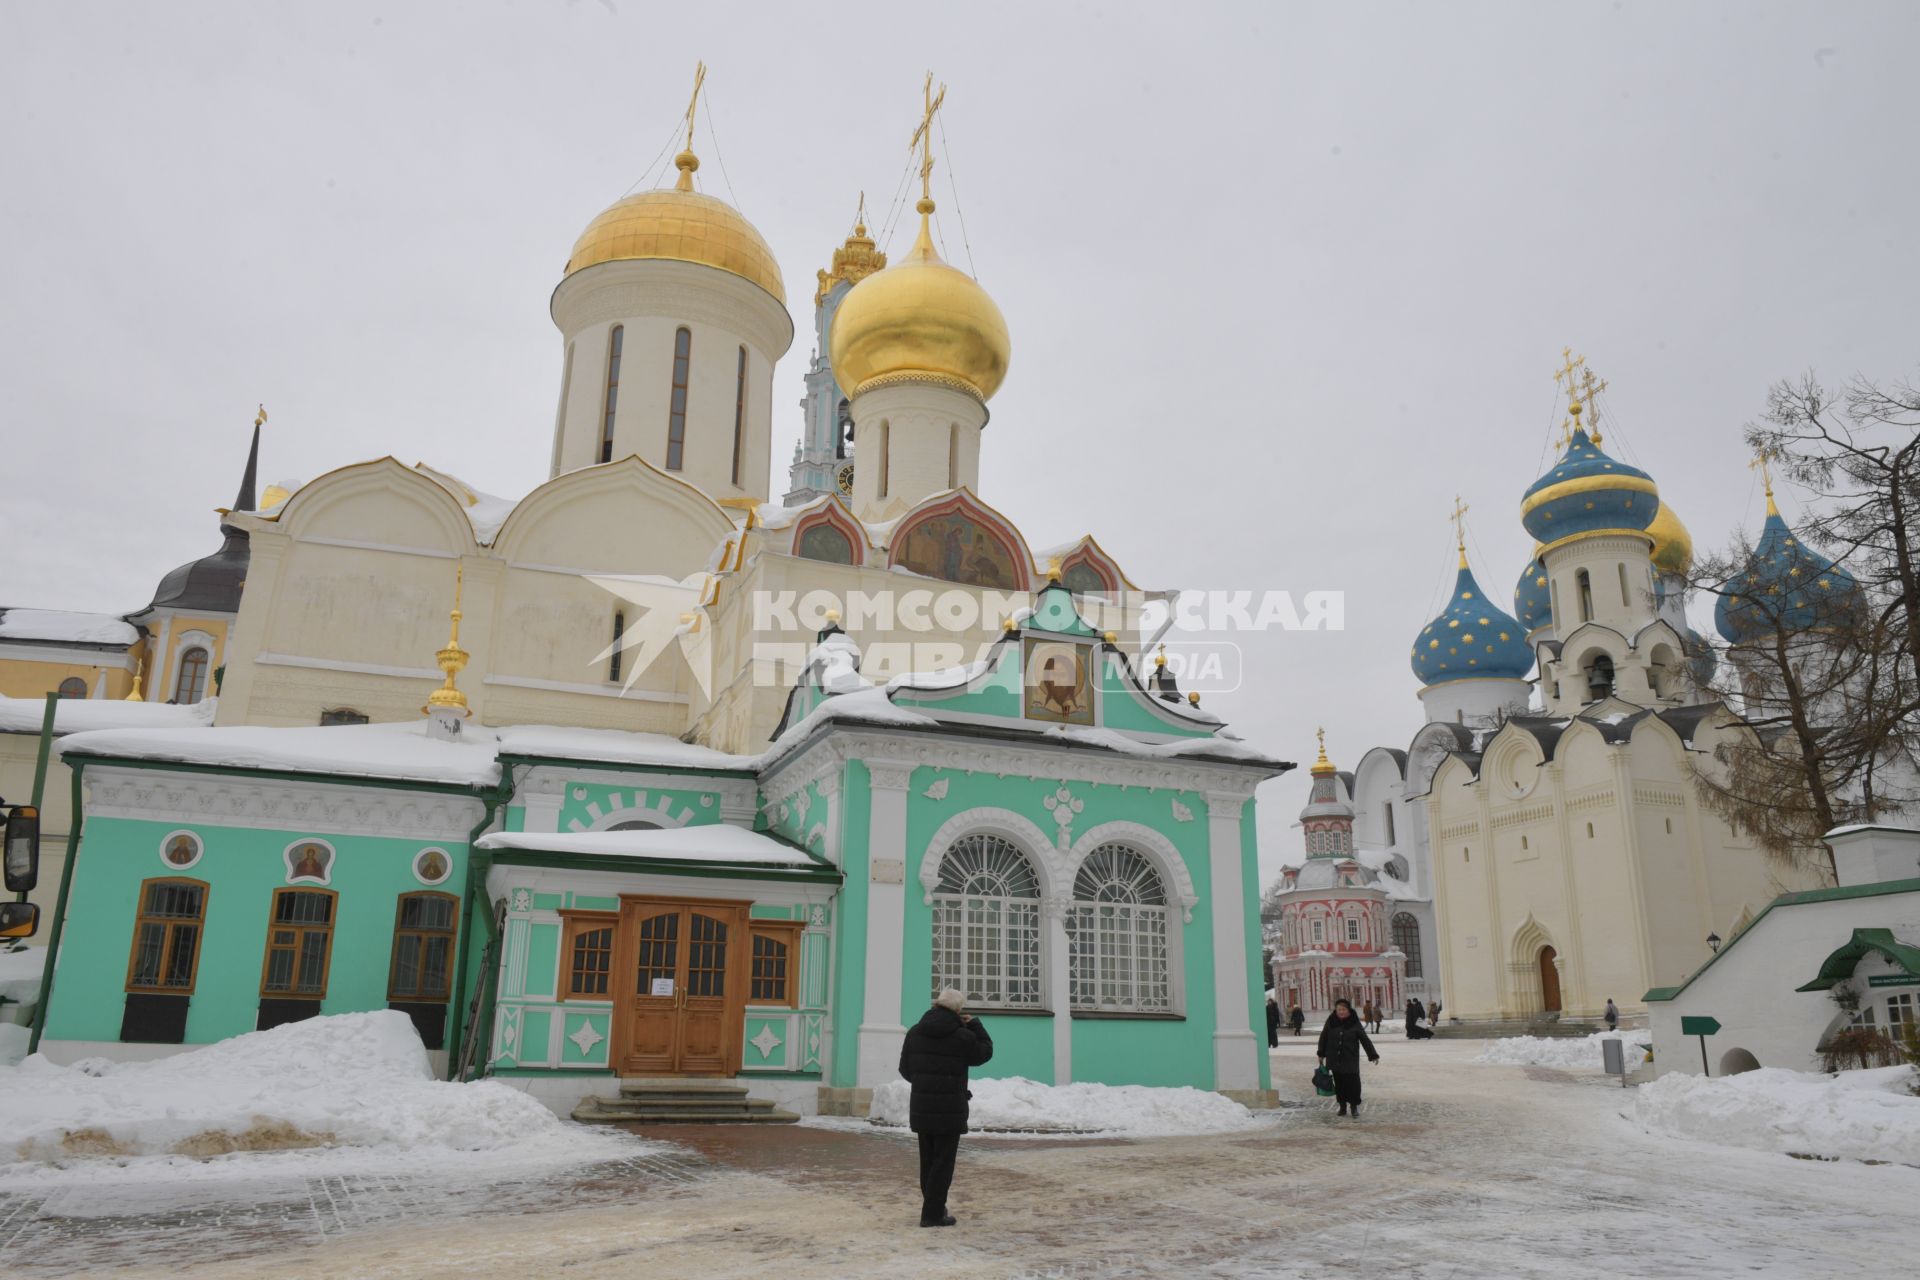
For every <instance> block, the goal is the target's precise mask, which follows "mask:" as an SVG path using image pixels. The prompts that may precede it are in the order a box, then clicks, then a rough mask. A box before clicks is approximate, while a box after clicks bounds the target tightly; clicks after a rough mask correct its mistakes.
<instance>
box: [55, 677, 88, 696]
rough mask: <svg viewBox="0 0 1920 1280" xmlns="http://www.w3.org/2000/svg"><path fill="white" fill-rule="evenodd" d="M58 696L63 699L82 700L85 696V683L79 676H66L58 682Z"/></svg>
mask: <svg viewBox="0 0 1920 1280" xmlns="http://www.w3.org/2000/svg"><path fill="white" fill-rule="evenodd" d="M60 696H61V697H63V698H84V697H86V696H87V682H86V681H85V680H82V679H81V678H80V677H79V676H68V677H67V678H66V679H65V680H62V681H61V682H60Z"/></svg>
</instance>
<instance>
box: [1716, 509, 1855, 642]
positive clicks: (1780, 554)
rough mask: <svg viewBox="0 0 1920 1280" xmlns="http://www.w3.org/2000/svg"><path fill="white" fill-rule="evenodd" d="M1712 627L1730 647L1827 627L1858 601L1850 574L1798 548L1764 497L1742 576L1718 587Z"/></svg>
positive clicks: (1785, 524) (1836, 621) (1784, 523)
mask: <svg viewBox="0 0 1920 1280" xmlns="http://www.w3.org/2000/svg"><path fill="white" fill-rule="evenodd" d="M1720 589H1721V595H1720V600H1719V603H1718V604H1716V605H1714V608H1713V624H1714V626H1715V628H1717V629H1718V630H1719V632H1720V634H1721V635H1722V636H1724V637H1726V639H1727V640H1729V641H1730V642H1732V643H1734V644H1739V643H1740V642H1741V641H1744V640H1751V639H1753V638H1754V637H1756V636H1762V635H1768V634H1770V633H1772V632H1776V631H1785V632H1796V631H1810V630H1813V629H1816V628H1821V627H1832V626H1834V625H1835V624H1836V623H1838V622H1839V621H1840V615H1841V614H1843V613H1844V612H1845V611H1846V610H1848V609H1849V608H1851V607H1852V605H1853V603H1854V602H1855V601H1856V600H1857V599H1858V597H1859V593H1860V584H1859V582H1858V581H1856V580H1855V578H1854V576H1853V575H1852V574H1851V573H1848V572H1847V571H1846V570H1845V569H1843V568H1841V567H1840V566H1839V565H1837V564H1835V563H1834V562H1833V561H1831V560H1829V559H1827V558H1826V557H1825V556H1823V555H1821V554H1819V553H1818V552H1816V551H1813V550H1810V549H1809V548H1807V547H1806V546H1804V545H1802V543H1801V542H1800V539H1799V538H1797V537H1795V536H1794V532H1793V530H1792V529H1790V528H1788V527H1787V522H1786V521H1785V520H1783V519H1781V518H1780V510H1779V508H1778V507H1776V506H1774V504H1773V494H1772V492H1771V487H1769V492H1768V494H1767V522H1766V524H1764V525H1762V526H1761V528H1760V541H1759V542H1758V543H1757V544H1756V545H1755V546H1754V548H1753V555H1752V557H1751V558H1750V559H1748V561H1747V567H1746V570H1745V572H1743V573H1741V574H1739V575H1738V576H1736V577H1734V578H1732V579H1730V580H1728V581H1727V582H1725V583H1723V584H1721V588H1720Z"/></svg>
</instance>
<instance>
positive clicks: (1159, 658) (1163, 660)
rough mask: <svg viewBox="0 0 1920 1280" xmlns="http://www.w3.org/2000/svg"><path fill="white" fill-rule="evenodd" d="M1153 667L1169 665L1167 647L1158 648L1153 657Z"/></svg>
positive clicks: (1160, 646)
mask: <svg viewBox="0 0 1920 1280" xmlns="http://www.w3.org/2000/svg"><path fill="white" fill-rule="evenodd" d="M1153 665H1154V666H1156V667H1164V666H1166V665H1167V646H1165V645H1159V646H1157V648H1156V649H1155V651H1154V655H1153Z"/></svg>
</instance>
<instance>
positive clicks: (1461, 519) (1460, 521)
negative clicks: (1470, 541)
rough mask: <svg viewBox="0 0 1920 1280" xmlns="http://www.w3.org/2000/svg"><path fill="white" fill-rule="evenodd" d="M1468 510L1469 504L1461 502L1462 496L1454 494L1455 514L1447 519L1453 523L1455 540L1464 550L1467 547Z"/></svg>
mask: <svg viewBox="0 0 1920 1280" xmlns="http://www.w3.org/2000/svg"><path fill="white" fill-rule="evenodd" d="M1467 510H1468V508H1467V504H1466V503H1464V502H1462V501H1461V500H1460V495H1459V494H1457V493H1456V494H1454V495H1453V514H1452V515H1450V516H1448V517H1447V518H1448V519H1449V520H1451V521H1453V540H1454V541H1455V542H1457V543H1459V544H1460V547H1461V549H1462V550H1465V549H1466V545H1467Z"/></svg>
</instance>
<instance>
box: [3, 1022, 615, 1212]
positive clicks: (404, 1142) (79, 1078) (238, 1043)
mask: <svg viewBox="0 0 1920 1280" xmlns="http://www.w3.org/2000/svg"><path fill="white" fill-rule="evenodd" d="M0 1135H4V1141H0V1190H8V1189H12V1188H15V1187H17V1186H19V1185H21V1184H23V1183H33V1182H36V1181H44V1180H47V1179H53V1180H55V1181H72V1180H74V1179H76V1178H79V1179H83V1180H85V1179H98V1178H107V1179H120V1180H126V1181H140V1180H143V1179H149V1178H153V1177H156V1176H164V1177H167V1178H180V1177H200V1178H212V1177H241V1178H248V1177H254V1176H259V1175H260V1174H262V1173H263V1172H265V1171H266V1170H269V1169H272V1170H274V1171H276V1172H284V1171H285V1168H286V1165H287V1162H288V1161H300V1160H302V1159H304V1160H305V1161H306V1162H307V1163H308V1164H313V1162H314V1161H315V1159H318V1160H319V1164H318V1165H315V1166H314V1167H320V1166H324V1167H326V1168H329V1169H333V1170H341V1169H347V1168H352V1167H366V1166H370V1165H372V1166H377V1167H378V1168H380V1169H381V1170H382V1171H399V1170H403V1169H406V1168H410V1167H429V1168H430V1167H440V1166H445V1167H454V1166H458V1165H460V1164H463V1163H467V1162H472V1161H476V1160H484V1162H485V1164H486V1165H487V1166H488V1167H489V1168H490V1169H491V1170H493V1171H495V1172H501V1171H505V1170H509V1169H519V1170H528V1169H535V1170H537V1169H557V1168H564V1167H567V1166H569V1165H577V1164H581V1163H585V1162H590V1161H593V1160H597V1159H613V1158H618V1157H619V1156H620V1155H621V1154H623V1150H624V1148H625V1147H626V1146H627V1145H628V1144H630V1143H631V1142H632V1139H630V1138H627V1137H626V1136H625V1135H621V1134H618V1133H613V1132H609V1131H606V1130H597V1129H586V1128H582V1127H580V1126H577V1125H572V1124H567V1123H564V1122H562V1121H560V1120H558V1119H556V1118H555V1117H554V1116H553V1115H552V1113H551V1112H549V1111H548V1110H547V1109H546V1108H545V1107H543V1106H541V1105H540V1104H539V1103H537V1102H535V1101H533V1100H532V1099H531V1098H528V1097H527V1096H526V1095H525V1094H522V1093H520V1092H518V1091H516V1090H514V1089H511V1088H508V1087H507V1086H505V1085H502V1084H495V1083H490V1082H480V1083H474V1084H449V1083H446V1082H443V1081H439V1080H435V1079H434V1078H433V1072H432V1069H431V1067H430V1066H429V1064H428V1060H427V1053H426V1050H425V1049H424V1048H423V1047H422V1046H421V1044H420V1037H419V1036H418V1035H417V1034H415V1032H414V1029H413V1024H412V1022H411V1021H409V1020H408V1018H407V1016H406V1015H405V1014H402V1013H395V1012H392V1011H388V1010H382V1011H379V1012H376V1013H352V1014H340V1015H337V1016H333V1017H324V1018H309V1019H307V1020H305V1021H303V1022H294V1023H289V1024H287V1025H285V1026H280V1027H275V1028H274V1029H273V1030H271V1031H257V1032H254V1033H252V1034H250V1035H244V1036H236V1037H235V1038H233V1039H231V1040H224V1041H221V1042H220V1043H218V1044H213V1045H208V1046H206V1047H205V1048H201V1049H194V1050H190V1051H188V1052H185V1053H180V1054H176V1055H174V1056H172V1057H168V1058H161V1059H157V1060H155V1061H151V1062H138V1063H118V1064H116V1063H111V1062H108V1061H106V1060H104V1059H89V1060H85V1061H82V1062H79V1063H75V1064H74V1065H72V1066H66V1067H63V1066H58V1065H55V1064H54V1063H52V1062H50V1061H48V1060H47V1059H46V1058H45V1057H43V1056H41V1055H38V1054H36V1055H34V1056H33V1057H31V1058H28V1059H27V1060H26V1061H24V1062H22V1063H21V1064H19V1065H18V1066H12V1067H3V1068H0Z"/></svg>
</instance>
